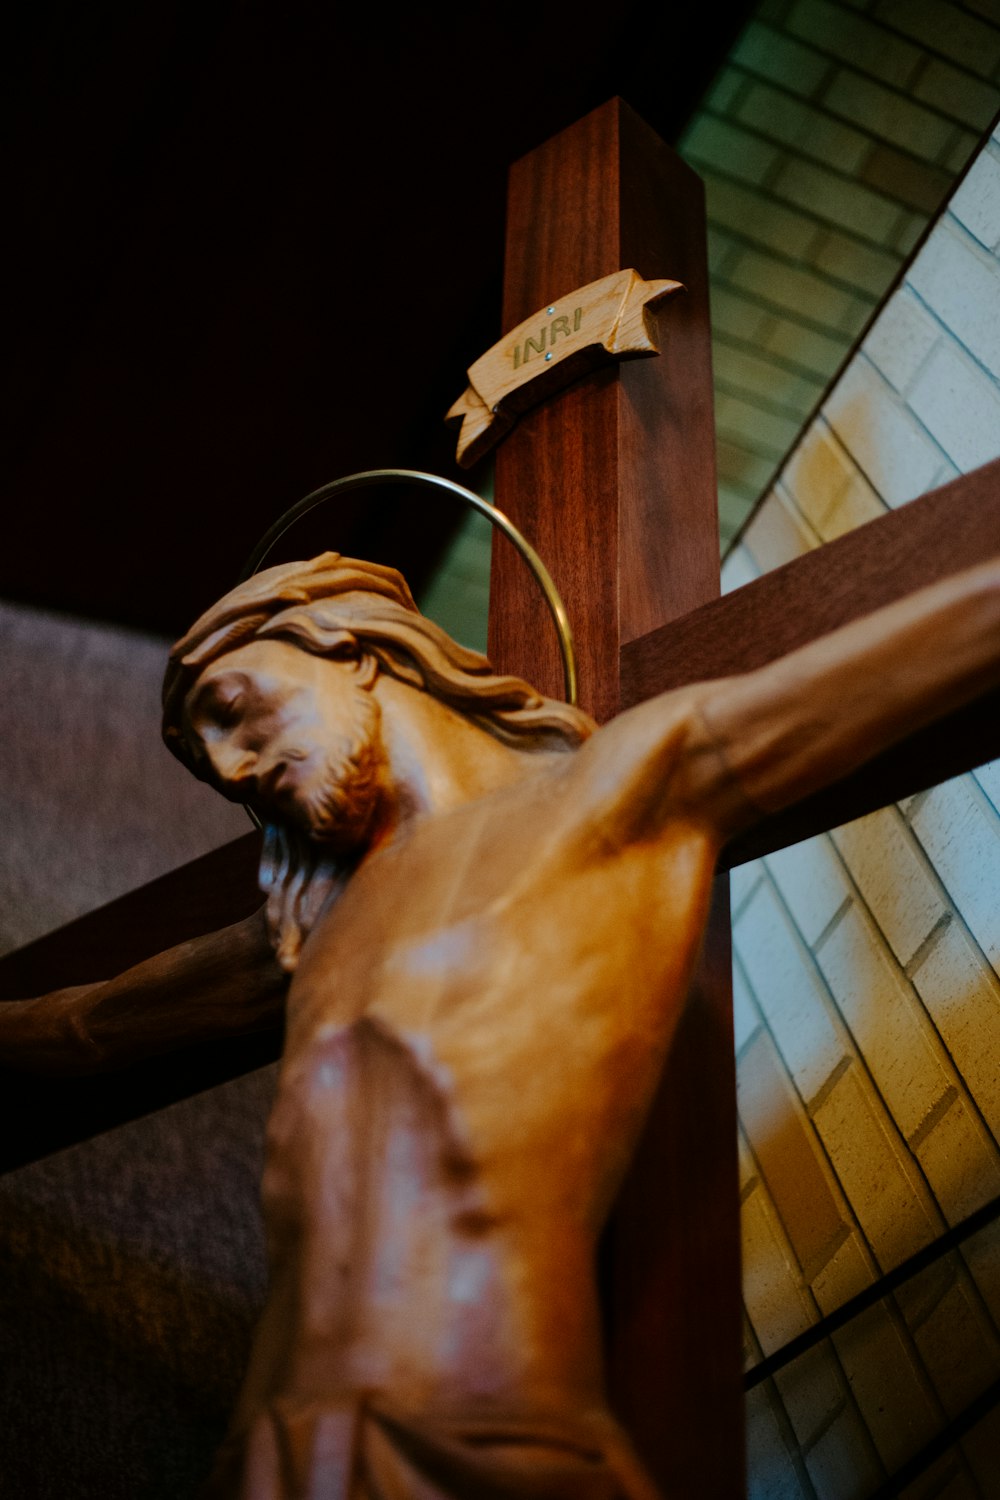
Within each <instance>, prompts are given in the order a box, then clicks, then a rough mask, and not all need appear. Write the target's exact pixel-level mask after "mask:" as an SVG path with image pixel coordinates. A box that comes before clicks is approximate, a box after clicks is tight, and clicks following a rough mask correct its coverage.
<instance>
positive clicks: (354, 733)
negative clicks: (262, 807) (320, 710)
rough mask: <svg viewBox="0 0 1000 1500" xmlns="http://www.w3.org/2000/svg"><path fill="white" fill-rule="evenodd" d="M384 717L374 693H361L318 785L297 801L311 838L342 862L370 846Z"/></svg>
mask: <svg viewBox="0 0 1000 1500" xmlns="http://www.w3.org/2000/svg"><path fill="white" fill-rule="evenodd" d="M381 717H382V715H381V710H380V708H379V706H378V704H377V703H376V701H375V699H374V698H373V697H372V695H371V693H369V692H367V691H366V690H365V689H363V688H358V689H356V691H355V693H354V696H353V701H352V704H351V710H350V719H349V722H348V723H347V725H346V726H345V728H344V731H343V734H342V735H341V736H340V738H339V739H338V741H337V743H336V744H335V745H332V746H331V747H330V750H329V752H328V754H327V756H326V757H325V759H324V763H323V769H322V773H321V778H320V781H319V784H318V785H317V786H314V787H313V788H311V789H310V790H309V791H308V792H305V793H303V795H302V796H301V798H299V799H298V800H297V803H296V808H295V813H294V814H293V816H294V817H295V821H296V822H297V823H298V824H299V825H300V827H301V828H302V830H303V831H304V832H305V833H306V835H307V836H308V838H309V839H310V840H311V841H312V842H314V843H317V844H322V845H323V848H324V850H326V851H328V852H329V853H330V854H332V855H335V856H336V857H338V858H341V859H343V858H346V857H347V856H349V855H352V854H356V853H358V852H359V851H360V850H361V848H362V847H363V846H364V844H365V843H366V842H367V840H368V837H369V835H370V833H371V831H372V826H373V824H374V822H375V818H376V814H377V813H378V811H379V808H380V806H381V803H382V796H383V787H384V771H385V751H384V749H383V746H382V736H381V727H380V724H381Z"/></svg>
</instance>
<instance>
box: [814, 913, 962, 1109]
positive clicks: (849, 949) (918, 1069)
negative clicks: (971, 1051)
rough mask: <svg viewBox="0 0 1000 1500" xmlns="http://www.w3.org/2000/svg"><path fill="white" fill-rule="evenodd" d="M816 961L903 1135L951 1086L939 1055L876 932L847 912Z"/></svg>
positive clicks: (933, 1035)
mask: <svg viewBox="0 0 1000 1500" xmlns="http://www.w3.org/2000/svg"><path fill="white" fill-rule="evenodd" d="M817 957H818V959H819V964H820V967H821V969H822V970H823V973H824V975H825V977H826V981H827V983H828V984H829V986H830V989H831V990H832V991H833V995H834V998H835V1000H836V1001H837V1004H838V1006H839V1007H840V1010H841V1013H842V1015H843V1017H844V1019H845V1021H846V1022H847V1024H848V1026H849V1027H850V1028H851V1031H852V1033H853V1035H854V1040H855V1041H856V1042H857V1044H858V1047H859V1048H860V1049H861V1053H862V1055H863V1056H864V1059H865V1061H866V1063H867V1064H868V1067H869V1068H870V1070H871V1074H872V1078H873V1079H874V1081H875V1086H876V1088H877V1089H878V1090H879V1092H880V1093H881V1095H882V1098H883V1100H884V1101H885V1103H886V1105H887V1106H888V1108H889V1110H890V1112H891V1113H892V1116H893V1118H894V1120H895V1122H896V1124H897V1126H898V1127H899V1130H900V1132H901V1133H902V1135H903V1136H905V1137H907V1138H908V1137H910V1136H911V1135H913V1133H914V1132H915V1131H916V1130H917V1129H918V1128H919V1127H920V1126H921V1125H922V1124H923V1123H924V1122H925V1121H926V1120H927V1119H928V1117H929V1116H930V1115H931V1114H932V1112H933V1111H934V1110H935V1108H936V1107H937V1106H938V1105H939V1104H941V1102H942V1101H943V1099H944V1098H945V1096H946V1095H947V1094H948V1092H949V1090H950V1089H952V1088H953V1087H954V1084H953V1075H952V1074H951V1073H950V1072H949V1071H948V1070H947V1069H946V1068H945V1066H944V1063H945V1061H946V1054H944V1053H943V1052H941V1050H940V1047H939V1046H938V1047H937V1048H935V1045H934V1043H935V1042H936V1041H937V1037H936V1033H935V1032H934V1030H933V1028H932V1027H930V1026H928V1025H927V1024H926V1020H925V1018H924V1015H923V1011H922V1008H921V1007H920V1006H919V1005H917V1003H916V1002H915V1000H914V997H913V995H912V992H911V990H910V987H909V985H908V984H907V983H906V980H905V979H904V978H903V977H902V975H901V974H900V971H899V969H898V967H897V966H896V964H895V963H894V962H893V960H892V958H891V956H890V955H888V954H887V953H886V951H885V948H884V946H883V945H882V943H881V942H880V940H879V937H878V934H877V931H876V929H875V928H874V927H873V925H872V924H871V923H870V922H869V921H866V920H865V918H864V917H863V915H862V914H861V912H860V910H859V909H858V907H857V906H853V907H851V908H850V909H849V910H848V911H847V912H846V914H845V915H844V917H843V919H842V920H841V921H840V922H839V923H838V924H837V926H836V928H835V929H834V930H833V932H832V933H831V934H830V936H829V937H828V938H827V939H826V941H825V942H824V943H823V944H822V946H821V947H820V948H819V950H818V953H817Z"/></svg>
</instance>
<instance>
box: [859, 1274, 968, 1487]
mask: <svg viewBox="0 0 1000 1500" xmlns="http://www.w3.org/2000/svg"><path fill="white" fill-rule="evenodd" d="M833 1342H834V1344H835V1346H836V1350H837V1353H838V1355H839V1356H840V1362H841V1364H842V1365H843V1368H844V1374H845V1375H846V1376H847V1379H848V1381H849V1382H850V1386H851V1390H852V1391H853V1392H854V1398H855V1400H856V1401H857V1403H858V1406H859V1407H860V1410H861V1415H862V1417H863V1418H864V1421H865V1425H866V1426H867V1428H868V1431H869V1432H870V1433H871V1435H872V1438H873V1440H874V1442H875V1446H876V1448H877V1449H878V1453H879V1457H880V1458H881V1460H882V1462H883V1463H884V1464H885V1466H886V1468H887V1470H888V1471H889V1473H890V1474H893V1473H895V1471H896V1470H897V1469H898V1468H899V1466H900V1465H901V1464H902V1463H904V1462H905V1461H906V1459H908V1458H912V1456H913V1454H914V1453H916V1452H917V1451H918V1450H919V1449H920V1448H921V1447H922V1446H923V1444H924V1443H925V1442H926V1441H927V1439H928V1438H929V1437H931V1436H932V1434H933V1433H934V1432H935V1431H936V1430H937V1429H938V1428H940V1426H941V1425H942V1422H941V1415H940V1411H939V1409H938V1407H937V1403H936V1401H935V1400H934V1397H933V1394H932V1392H931V1390H930V1389H929V1387H928V1382H927V1377H926V1375H925V1374H924V1371H923V1369H922V1367H921V1362H920V1358H919V1356H918V1355H917V1353H916V1350H915V1349H914V1347H913V1344H912V1342H911V1340H910V1339H909V1337H908V1336H907V1335H906V1334H905V1333H904V1332H903V1330H902V1329H901V1328H900V1326H899V1324H898V1323H897V1321H896V1320H895V1319H894V1318H892V1317H890V1315H889V1313H888V1312H887V1311H886V1309H885V1307H884V1305H882V1304H877V1305H876V1306H875V1307H871V1308H868V1309H867V1311H865V1312H863V1313H860V1314H859V1315H858V1316H856V1317H854V1318H852V1319H851V1321H850V1322H849V1323H848V1324H847V1325H846V1326H845V1327H844V1328H843V1329H841V1331H840V1332H839V1333H837V1334H835V1335H834V1339H833Z"/></svg>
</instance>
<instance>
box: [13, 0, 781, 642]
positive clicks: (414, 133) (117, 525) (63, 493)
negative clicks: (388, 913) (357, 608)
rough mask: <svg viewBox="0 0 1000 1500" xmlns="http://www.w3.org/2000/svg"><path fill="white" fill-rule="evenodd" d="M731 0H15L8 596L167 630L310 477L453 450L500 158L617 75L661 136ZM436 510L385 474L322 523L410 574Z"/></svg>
mask: <svg viewBox="0 0 1000 1500" xmlns="http://www.w3.org/2000/svg"><path fill="white" fill-rule="evenodd" d="M750 9H752V6H750V5H748V4H745V3H744V4H737V3H733V4H728V5H727V4H715V5H713V6H712V7H711V11H710V13H709V12H708V11H707V8H706V7H701V8H699V7H694V6H689V5H685V6H680V5H673V4H669V3H659V4H651V3H650V4H647V3H631V4H630V3H625V0H621V3H619V4H618V5H617V6H613V5H611V4H603V5H597V4H587V3H576V4H570V3H552V4H545V3H534V4H526V3H522V0H513V3H510V4H508V5H506V6H505V7H504V8H503V9H496V10H487V9H486V8H485V7H480V6H475V5H465V6H461V5H458V4H448V5H433V6H424V7H414V8H412V9H411V10H410V11H409V12H408V13H407V14H406V15H405V16H400V15H399V14H397V13H396V12H394V11H389V10H387V9H383V8H382V7H378V6H375V5H363V4H356V5H354V6H351V7H346V6H341V5H338V4H336V3H328V4H318V3H317V4H313V3H309V0H283V3H282V0H278V3H276V0H271V3H270V4H263V3H250V0H242V3H241V0H147V3H140V4H138V5H137V4H135V3H134V0H103V3H102V0H91V3H89V4H87V5H85V6H84V5H80V4H78V3H77V0H58V3H56V0H36V3H35V4H33V5H32V6H31V7H24V12H25V14H23V15H22V17H21V20H20V22H19V26H20V32H19V34H18V36H17V37H16V39H15V40H13V41H12V42H11V44H10V45H11V56H12V57H13V59H14V60H15V62H16V67H17V77H16V78H15V79H14V80H13V81H12V83H11V84H10V85H9V86H8V94H9V102H10V103H11V105H12V141H13V148H14V150H13V164H12V167H11V169H10V170H9V171H8V174H7V191H6V197H7V201H8V205H9V207H8V220H7V222H8V231H7V235H6V239H7V245H8V251H9V252H10V251H11V250H12V251H13V265H10V264H9V268H8V273H7V284H8V287H9V288H10V291H11V306H10V307H9V309H8V312H7V317H6V323H7V330H6V331H7V337H6V339H5V348H6V361H5V365H6V380H5V391H4V397H3V408H4V411H5V414H6V416H7V418H8V421H9V430H8V434H7V439H6V442H5V454H4V458H3V464H4V470H5V475H4V478H5V489H6V495H7V501H6V504H7V525H6V528H5V529H6V533H7V540H6V545H5V546H4V547H3V549H2V555H0V595H2V596H5V597H7V598H10V599H15V600H20V601H25V602H29V603H34V604H41V605H44V606H47V607H51V608H57V609H64V610H71V611H76V612H79V613H82V614H85V615H89V616H91V617H94V618H99V619H105V620H113V621H119V622H123V623H127V624H131V625H138V626H141V627H144V628H148V629H153V630H163V631H168V632H176V631H179V630H181V629H182V628H184V627H185V626H186V625H187V624H188V623H189V621H190V619H191V618H192V616H193V615H194V614H195V613H196V612H198V611H199V610H200V609H201V608H202V607H203V606H204V605H205V604H207V603H208V602H209V601H210V600H211V599H212V598H213V597H215V596H217V595H218V593H219V592H220V591H221V590H222V589H224V588H225V587H227V586H228V584H229V583H230V582H231V580H232V579H233V577H234V575H235V574H236V573H237V572H238V571H239V568H240V565H241V563H242V562H243V560H244V558H245V556H246V554H247V553H248V552H249V551H250V549H251V548H252V546H253V544H254V542H255V541H256V540H257V538H258V537H259V535H260V534H261V533H262V532H263V531H264V530H266V529H267V527H268V525H269V524H270V523H271V521H272V520H273V519H274V518H275V516H276V515H277V514H278V513H279V512H280V511H282V510H284V509H285V508H286V507H287V506H289V505H290V504H291V503H292V502H293V501H294V500H296V499H297V498H298V496H299V495H300V494H302V493H303V492H304V491H306V490H309V489H311V488H313V487H314V486H316V485H318V484H320V483H322V482H323V481H325V480H326V479H330V478H333V477H335V476H338V475H341V474H345V473H349V472H351V471H353V470H356V469H367V468H376V467H382V466H386V465H394V464H398V465H403V466H407V467H418V468H432V469H435V470H437V471H439V472H442V473H447V474H453V475H454V474H457V470H455V468H454V466H453V460H452V453H453V445H454V440H453V436H452V434H451V433H450V432H449V430H448V429H445V428H444V426H443V424H442V420H441V419H442V415H443V412H444V411H445V410H446V408H447V407H448V405H449V404H450V402H451V401H452V400H453V399H454V397H455V396H457V395H458V393H459V391H460V390H461V389H462V386H463V383H464V382H463V375H464V371H465V367H466V365H467V364H469V363H471V361H472V360H473V359H474V358H475V357H476V356H477V355H478V354H480V353H482V352H483V350H484V349H485V348H486V347H488V346H489V345H490V344H491V343H493V342H494V340H495V339H496V338H497V337H498V336H499V333H500V327H499V303H500V275H501V257H502V241H503V215H504V193H505V174H506V169H507V166H508V164H509V163H510V162H511V161H513V160H514V159H516V158H517V157H518V156H519V155H521V154H522V153H524V152H525V151H527V150H530V149H531V148H532V147H533V146H534V145H536V144H538V143H539V142H540V141H542V140H544V139H545V138H546V137H547V136H549V135H551V134H552V133H554V132H555V131H557V130H559V129H561V128H562V127H563V126H565V125H567V124H569V123H570V122H571V121H572V120H574V119H575V118H576V117H577V116H579V115H581V114H583V113H584V112H585V111H587V110H588V109H590V108H592V107H594V106H595V105H597V104H599V103H601V102H602V101H603V100H604V99H605V98H607V97H608V96H610V95H611V94H614V93H618V94H621V95H623V96H624V97H625V98H627V99H628V100H629V102H630V103H631V104H633V106H634V107H635V108H636V109H638V110H639V112H640V113H641V114H643V115H645V117H646V118H647V119H648V120H649V121H650V123H651V124H653V125H654V126H655V128H656V129H657V130H659V132H660V133H661V134H662V135H663V136H665V137H666V138H667V139H668V140H671V139H674V138H675V137H676V136H677V134H678V132H679V131H680V129H681V128H682V126H683V125H684V123H685V122H686V120H687V119H688V117H689V116H690V114H691V112H692V111H693V109H694V108H695V106H696V104H697V103H698V100H699V98H700V96H701V94H702V92H703V90H704V88H705V87H706V85H707V83H708V82H709V81H710V79H711V77H712V75H713V73H714V72H715V70H716V68H717V66H718V64H719V62H720V61H721V59H722V57H723V56H724V55H725V53H726V51H727V50H728V48H729V46H730V44H731V42H732V40H733V38H734V36H735V34H736V32H737V30H738V28H739V26H740V25H741V24H742V22H743V21H744V20H745V18H746V14H747V13H748V11H749V10H750ZM706 14H709V17H710V22H709V24H706ZM393 496H395V492H393ZM425 515H426V512H425ZM452 524H453V517H452V516H449V515H447V514H444V513H440V514H439V513H438V512H435V513H434V517H433V519H432V521H431V522H430V523H428V524H427V525H425V524H424V522H423V521H422V520H421V519H420V517H419V516H418V515H417V513H416V510H415V508H414V507H413V506H408V505H407V504H406V501H405V497H404V498H403V499H397V498H394V497H393V498H390V499H389V500H387V502H386V503H385V504H380V505H379V507H378V508H377V510H371V509H369V510H367V511H366V512H364V513H362V511H361V510H360V508H359V509H358V511H357V513H356V514H354V513H348V514H344V515H341V516H338V517H336V518H333V517H331V516H330V515H329V514H327V516H326V517H325V518H324V519H323V520H322V521H321V522H320V523H319V529H317V530H315V532H314V535H315V539H316V540H315V546H317V547H319V546H324V545H325V546H336V547H338V548H339V549H340V550H344V551H350V550H353V551H356V552H361V553H362V554H364V553H368V554H369V555H372V556H375V557H378V558H379V559H380V560H382V561H396V562H401V561H404V560H405V563H406V566H407V571H408V573H410V574H411V575H413V574H414V573H416V574H417V575H418V576H417V577H416V578H414V579H413V581H414V582H419V574H420V572H421V570H425V569H426V568H427V567H429V566H430V565H431V564H432V563H433V560H434V556H435V553H436V550H437V549H439V548H440V546H441V544H442V542H443V540H444V539H445V538H446V536H447V532H448V529H449V527H450V526H451V525H452ZM418 533H419V534H418ZM310 545H312V539H311V536H310V534H309V533H308V532H307V531H303V532H302V533H299V534H298V535H297V536H296V539H295V542H294V543H293V544H292V546H291V550H292V551H299V550H301V551H305V550H306V549H307V548H308V546H310Z"/></svg>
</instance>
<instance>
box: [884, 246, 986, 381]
mask: <svg viewBox="0 0 1000 1500" xmlns="http://www.w3.org/2000/svg"><path fill="white" fill-rule="evenodd" d="M906 279H907V283H908V285H909V286H911V287H913V289H914V290H915V291H916V293H917V295H918V296H919V297H921V298H922V299H923V301H924V302H925V303H926V304H927V306H928V307H929V308H930V309H931V310H932V312H934V313H935V314H936V315H937V317H939V318H940V319H941V321H942V323H944V324H945V325H946V327H948V328H950V329H951V331H952V333H953V334H954V335H955V337H956V338H957V339H958V341H959V343H960V344H964V345H965V347H966V348H967V349H968V350H969V351H970V352H971V353H972V354H974V355H975V357H976V359H978V360H979V362H980V364H983V365H985V366H986V368H987V369H988V370H989V371H990V372H991V374H993V375H995V376H996V377H997V379H1000V263H998V262H997V261H996V260H992V259H987V258H986V257H985V256H984V255H983V254H982V252H981V251H978V252H977V251H976V250H975V249H974V248H973V246H972V245H971V244H970V243H969V241H968V240H966V239H964V238H963V237H962V234H961V231H959V230H958V229H956V228H953V227H952V226H951V225H950V224H949V223H948V220H947V219H944V220H942V222H941V223H940V225H939V226H938V227H937V229H935V231H934V233H933V234H932V235H931V237H930V239H929V240H928V241H927V243H926V245H925V246H924V248H923V249H922V250H921V252H920V254H919V255H918V256H917V258H916V260H915V261H914V262H913V265H912V266H911V267H910V270H909V273H908V275H907V278H906Z"/></svg>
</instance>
